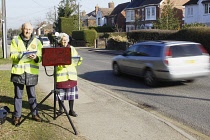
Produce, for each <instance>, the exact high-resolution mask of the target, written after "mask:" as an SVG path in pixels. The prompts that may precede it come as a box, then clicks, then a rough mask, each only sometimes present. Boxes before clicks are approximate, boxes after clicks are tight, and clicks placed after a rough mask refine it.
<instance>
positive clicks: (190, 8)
mask: <svg viewBox="0 0 210 140" xmlns="http://www.w3.org/2000/svg"><path fill="white" fill-rule="evenodd" d="M187 16H193V7H188V8H187Z"/></svg>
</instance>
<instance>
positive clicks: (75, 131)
mask: <svg viewBox="0 0 210 140" xmlns="http://www.w3.org/2000/svg"><path fill="white" fill-rule="evenodd" d="M58 100H59V102H60V104H61V106H62V108H63V109H64V112H65V113H66V116H67V118H68V120H69V122H70V124H71V126H72V128H73V130H74V133H75V135H77V134H78V133H77V130H76V128H75V127H74V124H73V122H72V121H71V118H70V116H69V114H68V112H67V110H66V108H65V106H64V104H63V102H62V101H61V100H60V98H58Z"/></svg>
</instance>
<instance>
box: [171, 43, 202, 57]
mask: <svg viewBox="0 0 210 140" xmlns="http://www.w3.org/2000/svg"><path fill="white" fill-rule="evenodd" d="M170 48H171V53H172V57H186V56H198V55H202V51H201V50H200V48H199V46H198V45H196V44H182V45H175V46H171V47H170Z"/></svg>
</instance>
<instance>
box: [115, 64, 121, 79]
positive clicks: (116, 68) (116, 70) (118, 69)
mask: <svg viewBox="0 0 210 140" xmlns="http://www.w3.org/2000/svg"><path fill="white" fill-rule="evenodd" d="M113 73H114V75H116V76H119V75H120V74H121V72H120V68H119V66H118V64H117V63H114V64H113Z"/></svg>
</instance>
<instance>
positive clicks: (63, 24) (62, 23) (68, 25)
mask: <svg viewBox="0 0 210 140" xmlns="http://www.w3.org/2000/svg"><path fill="white" fill-rule="evenodd" d="M76 25H77V24H76V23H75V19H74V17H70V18H64V17H61V18H59V28H58V29H59V30H58V32H63V33H67V34H68V35H72V31H74V30H78V27H77V26H76Z"/></svg>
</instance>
